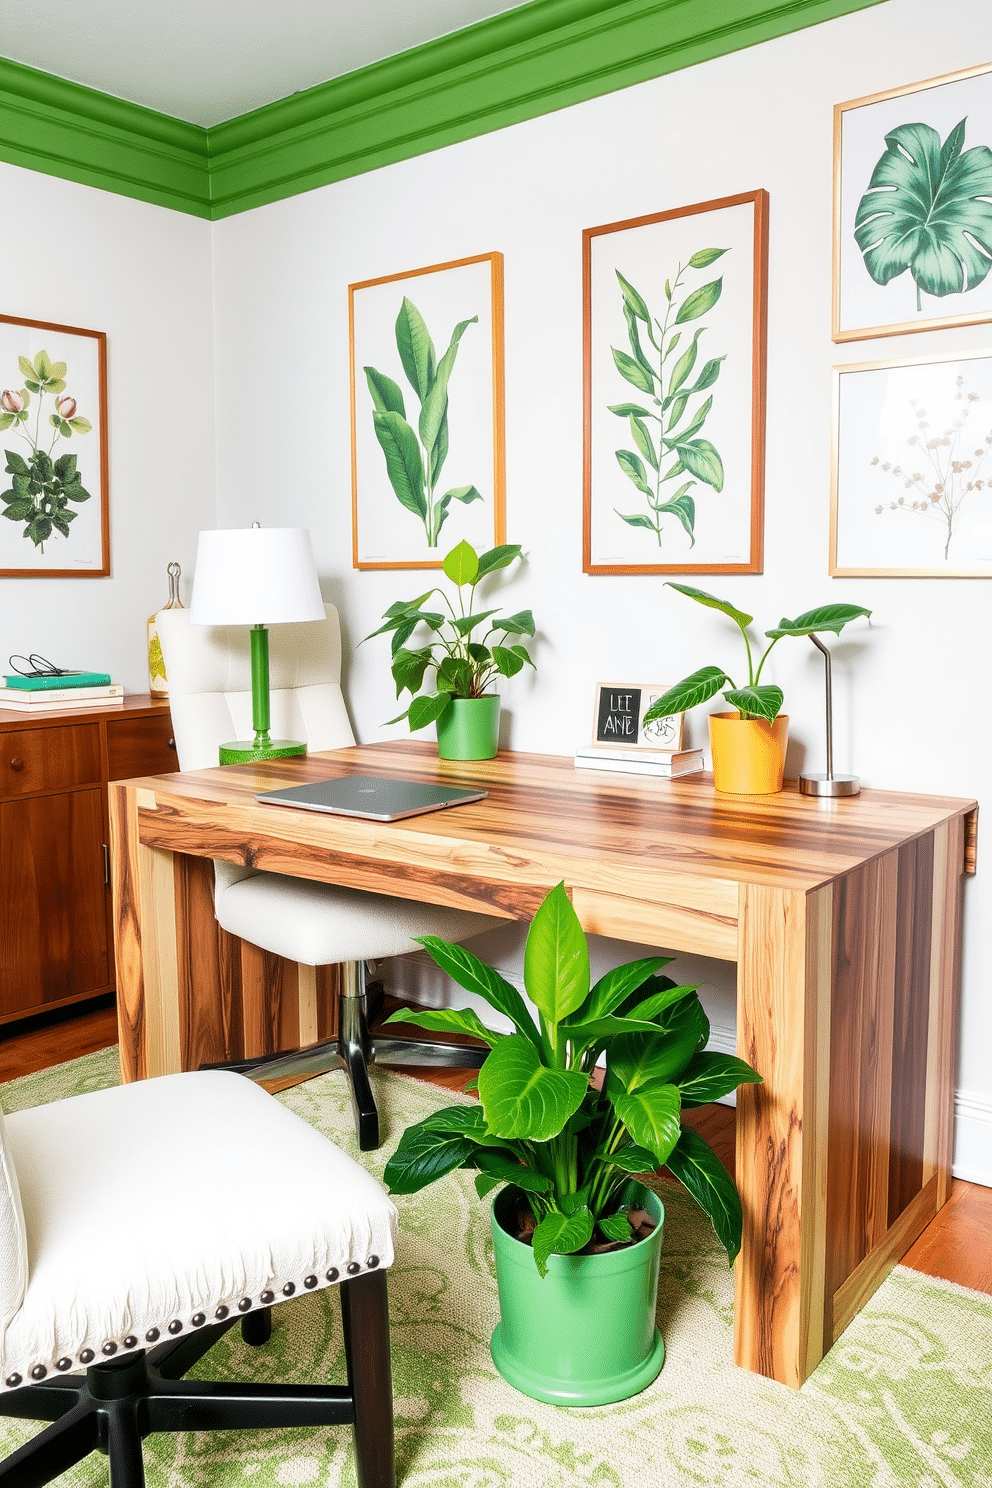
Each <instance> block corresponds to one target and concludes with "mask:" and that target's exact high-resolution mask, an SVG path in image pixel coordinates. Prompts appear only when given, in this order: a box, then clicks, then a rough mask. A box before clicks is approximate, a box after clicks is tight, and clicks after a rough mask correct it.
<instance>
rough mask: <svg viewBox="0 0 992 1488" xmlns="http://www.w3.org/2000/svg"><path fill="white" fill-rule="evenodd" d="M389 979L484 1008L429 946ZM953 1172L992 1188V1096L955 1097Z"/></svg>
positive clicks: (722, 1042) (401, 987)
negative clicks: (437, 960) (442, 967)
mask: <svg viewBox="0 0 992 1488" xmlns="http://www.w3.org/2000/svg"><path fill="white" fill-rule="evenodd" d="M499 970H500V975H501V976H504V977H505V978H506V980H507V981H508V982H510V983H512V985H513V986H515V987H516V988H517V990H518V991H519V992H523V990H524V983H523V977H522V976H521V974H520V973H519V972H518V971H516V970H513V969H511V968H508V967H500V968H499ZM388 983H389V987H390V990H391V991H393V992H396V993H398V994H399V995H400V996H403V995H408V996H410V997H411V998H412V999H413V1000H414V1001H418V1002H423V1003H424V1004H425V1005H426V1006H428V1007H442V1006H448V1007H451V1006H456V1005H458V1004H457V1003H456V1002H455V997H456V996H457V998H458V999H459V1001H460V1002H461V1005H463V1006H465V1005H468V1004H472V1005H474V1006H475V1008H476V1011H477V1012H480V1013H481V1012H483V1011H484V1010H485V1009H484V1004H483V1003H482V1000H481V999H474V998H471V997H470V996H469V995H468V994H467V993H464V992H462V991H461V989H460V988H457V989H456V988H454V987H453V985H452V984H451V983H450V982H449V981H448V978H447V977H446V976H444V975H443V973H442V972H441V971H439V970H438V968H437V966H435V964H434V962H433V961H432V960H431V958H430V957H429V956H428V954H427V952H426V951H414V952H413V953H412V954H411V955H409V956H401V957H399V958H398V959H396V960H394V961H391V962H390V963H389V973H388ZM487 1011H489V1010H487ZM506 1027H507V1028H509V1027H510V1024H509V1023H507V1024H506ZM707 1047H708V1048H710V1049H715V1050H717V1052H718V1053H720V1054H735V1053H736V1052H737V1030H736V1029H735V1028H734V1027H732V1026H729V1025H723V1024H719V1023H711V1025H710V1039H709V1044H708V1046H707ZM722 1104H724V1105H728V1106H733V1105H736V1104H737V1097H736V1093H733V1092H732V1093H731V1094H730V1095H728V1096H724V1098H723V1102H722ZM952 1172H953V1173H954V1176H955V1178H964V1179H966V1180H967V1181H968V1182H969V1183H980V1184H982V1185H983V1186H984V1187H986V1188H992V1101H988V1100H985V1099H984V1098H983V1097H981V1096H978V1095H977V1094H975V1093H973V1092H972V1091H967V1090H959V1091H958V1092H957V1094H956V1095H955V1099H954V1163H953V1168H952Z"/></svg>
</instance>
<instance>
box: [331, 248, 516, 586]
mask: <svg viewBox="0 0 992 1488" xmlns="http://www.w3.org/2000/svg"><path fill="white" fill-rule="evenodd" d="M348 311H349V332H350V343H351V482H352V548H353V551H352V559H353V564H354V567H355V568H360V569H365V568H369V569H373V568H425V569H426V568H440V567H441V563H442V560H443V558H444V555H445V553H446V552H448V551H449V550H450V549H451V548H453V547H456V546H457V545H458V543H459V542H461V541H467V542H469V543H470V544H471V545H472V547H474V548H475V549H476V551H477V552H482V551H483V550H484V549H487V548H491V547H494V546H495V545H497V544H499V543H502V541H503V536H504V499H505V492H504V449H503V256H502V254H500V253H484V254H480V255H479V256H478V257H476V258H462V259H458V260H456V261H454V262H451V263H442V264H432V265H431V266H430V267H428V268H423V269H411V270H410V271H409V272H407V273H402V274H390V275H387V276H386V277H385V278H381V279H366V280H363V281H362V282H361V283H359V284H352V285H350V286H349V288H348Z"/></svg>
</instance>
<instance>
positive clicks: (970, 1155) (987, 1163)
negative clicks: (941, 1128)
mask: <svg viewBox="0 0 992 1488" xmlns="http://www.w3.org/2000/svg"><path fill="white" fill-rule="evenodd" d="M951 1171H952V1172H953V1174H954V1176H955V1178H966V1179H967V1180H968V1182H969V1183H981V1184H982V1185H983V1186H984V1187H985V1188H992V1101H987V1100H983V1099H982V1098H981V1097H979V1096H977V1095H974V1094H972V1092H971V1091H968V1090H959V1091H958V1092H957V1095H956V1096H955V1098H954V1163H953V1166H952V1169H951Z"/></svg>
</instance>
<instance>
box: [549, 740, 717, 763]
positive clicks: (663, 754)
mask: <svg viewBox="0 0 992 1488" xmlns="http://www.w3.org/2000/svg"><path fill="white" fill-rule="evenodd" d="M575 757H576V759H579V758H582V759H610V760H644V761H648V762H651V761H656V762H657V763H658V764H662V765H680V764H682V763H684V762H685V761H687V760H689V761H692V760H701V759H702V757H703V751H702V750H701V749H630V748H618V747H617V746H616V745H615V744H580V745H579V747H578V749H576V751H575Z"/></svg>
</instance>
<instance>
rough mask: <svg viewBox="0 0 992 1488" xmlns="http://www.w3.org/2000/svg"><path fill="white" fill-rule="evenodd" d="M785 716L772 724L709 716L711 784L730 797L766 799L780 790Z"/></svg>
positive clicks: (786, 734) (736, 716)
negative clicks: (759, 797)
mask: <svg viewBox="0 0 992 1488" xmlns="http://www.w3.org/2000/svg"><path fill="white" fill-rule="evenodd" d="M788 740H789V715H788V714H787V713H780V714H779V715H778V717H777V718H776V719H775V721H774V722H773V723H768V722H767V720H766V719H764V718H742V717H741V715H740V714H739V713H711V714H710V748H711V750H712V752H713V784H714V785H715V786H716V788H717V790H718V791H725V792H726V793H727V794H728V795H732V796H770V795H773V794H774V792H775V791H780V790H781V789H782V771H783V769H784V768H785V746H786V744H787V743H788Z"/></svg>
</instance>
